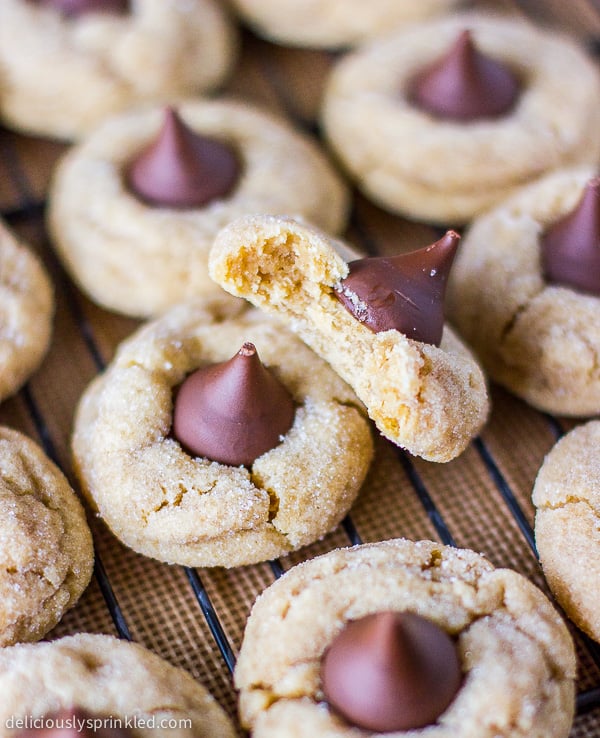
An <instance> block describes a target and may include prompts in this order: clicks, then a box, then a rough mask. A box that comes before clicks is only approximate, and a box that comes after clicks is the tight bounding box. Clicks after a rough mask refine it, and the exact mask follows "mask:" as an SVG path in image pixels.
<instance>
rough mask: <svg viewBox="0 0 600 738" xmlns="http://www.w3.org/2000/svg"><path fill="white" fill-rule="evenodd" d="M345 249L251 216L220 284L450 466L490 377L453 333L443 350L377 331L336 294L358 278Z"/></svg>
mask: <svg viewBox="0 0 600 738" xmlns="http://www.w3.org/2000/svg"><path fill="white" fill-rule="evenodd" d="M336 248H337V242H336V241H334V240H333V239H331V238H330V237H328V236H327V235H325V234H324V233H322V232H319V231H317V230H316V229H314V228H311V227H309V226H306V225H303V224H301V223H298V222H296V221H293V220H290V219H287V218H277V217H271V216H262V217H261V216H256V217H247V218H241V219H240V220H239V221H235V222H233V223H232V224H230V225H229V226H227V227H226V228H224V229H223V230H222V231H221V232H220V233H219V235H218V236H217V239H216V241H215V244H214V246H213V248H212V250H211V254H210V257H209V273H210V276H211V277H212V278H213V279H214V280H215V281H216V282H217V283H218V284H220V285H221V286H222V287H223V288H224V289H226V290H227V291H228V292H230V293H232V294H234V295H237V296H239V297H245V298H246V299H248V300H250V301H251V302H252V303H253V304H254V305H256V306H257V307H259V308H261V309H262V310H264V311H265V312H267V313H271V314H274V315H276V316H277V317H278V318H279V319H280V320H282V321H283V322H285V323H286V324H287V325H289V327H290V328H291V329H292V330H293V331H294V332H295V333H297V334H298V335H299V336H300V337H301V338H302V340H303V341H305V343H307V344H308V345H309V346H310V347H311V348H312V349H313V350H314V351H315V352H316V353H317V354H319V355H320V356H322V357H323V358H324V359H325V360H326V361H328V362H329V363H330V364H331V366H332V367H333V368H334V369H335V371H336V372H337V373H338V374H339V375H340V376H341V377H342V378H343V379H344V380H345V381H346V382H348V384H350V385H351V386H352V387H353V389H354V390H355V392H356V394H357V395H358V397H359V398H360V399H361V400H362V401H363V402H364V404H365V405H366V407H367V410H368V413H369V416H370V417H371V418H372V419H373V420H374V421H375V424H376V425H377V427H378V428H379V430H380V431H381V432H382V433H383V435H385V436H386V437H387V438H389V439H390V440H392V441H394V442H395V443H397V444H398V445H400V446H402V447H404V448H406V449H408V450H409V451H410V452H411V453H413V454H416V455H419V456H422V457H423V458H425V459H428V460H430V461H449V460H450V459H452V458H454V457H455V456H457V455H458V454H460V453H461V451H463V450H464V448H465V447H466V446H467V444H468V443H469V441H470V440H471V438H472V437H473V436H474V435H476V433H477V432H478V431H479V429H480V428H481V426H482V425H483V423H484V422H485V419H486V417H487V412H488V398H487V391H486V385H485V379H484V377H483V374H482V372H481V369H480V368H479V365H478V364H477V363H476V361H475V359H474V358H473V356H472V355H471V353H470V352H469V350H468V349H467V348H466V346H465V345H464V344H463V343H461V341H460V340H459V339H458V338H457V337H456V335H455V334H454V333H453V331H452V330H451V329H450V328H449V327H448V326H447V325H446V326H445V328H444V333H443V337H442V342H441V346H440V347H437V346H432V345H430V344H424V343H421V342H419V341H412V340H410V339H408V338H407V337H406V336H404V335H403V334H401V333H399V332H398V331H396V330H390V331H385V332H383V333H372V332H371V331H370V330H369V329H368V328H366V327H365V326H364V325H362V324H361V323H359V322H358V321H357V320H355V318H353V317H352V316H351V315H350V313H349V312H348V311H347V310H346V309H345V308H344V307H343V305H341V303H340V302H339V301H338V300H337V299H336V298H335V296H334V294H333V292H334V288H335V286H336V285H338V284H339V282H340V280H342V279H343V278H344V277H346V276H347V274H348V266H347V265H346V263H345V262H344V261H343V259H342V258H341V257H340V256H339V255H338V254H337V253H336Z"/></svg>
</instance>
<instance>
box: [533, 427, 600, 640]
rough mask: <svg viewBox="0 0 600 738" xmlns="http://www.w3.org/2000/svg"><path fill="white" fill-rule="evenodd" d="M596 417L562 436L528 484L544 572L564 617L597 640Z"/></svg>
mask: <svg viewBox="0 0 600 738" xmlns="http://www.w3.org/2000/svg"><path fill="white" fill-rule="evenodd" d="M599 448H600V421H597V420H594V421H591V422H589V423H586V424H585V425H582V426H579V427H578V428H575V429H574V430H572V431H571V432H570V433H568V434H567V435H566V436H564V437H563V438H562V439H561V440H560V441H559V442H558V443H557V444H556V445H555V446H554V448H553V449H552V450H551V451H550V453H549V454H548V455H547V456H546V458H545V459H544V463H543V464H542V467H541V469H540V471H539V473H538V475H537V478H536V480H535V485H534V488H533V504H534V505H535V506H536V508H537V509H536V514H535V542H536V546H537V550H538V553H539V557H540V562H541V564H542V567H543V570H544V575H545V577H546V580H547V581H548V584H549V585H550V589H551V590H552V592H553V594H554V596H555V597H556V599H557V600H558V602H559V603H560V605H561V606H562V608H563V609H564V611H565V612H566V613H567V615H568V616H569V618H571V620H572V621H573V622H574V623H575V624H576V625H577V626H578V627H579V628H581V629H582V630H584V631H585V632H586V633H587V634H588V635H589V636H591V637H592V638H593V639H594V640H596V641H600V616H599V614H598V607H597V602H596V594H597V591H598V580H599V577H600V565H599V564H598V559H597V556H596V553H597V552H598V551H600V532H599V529H598V517H599V516H600V464H599V462H598V449H599Z"/></svg>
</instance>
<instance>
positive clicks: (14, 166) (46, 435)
mask: <svg viewBox="0 0 600 738" xmlns="http://www.w3.org/2000/svg"><path fill="white" fill-rule="evenodd" d="M263 71H264V78H265V79H266V80H267V81H268V83H269V84H270V86H271V89H272V91H273V93H274V94H275V96H276V97H277V99H278V101H279V104H280V105H281V107H282V108H283V109H284V111H285V112H286V114H287V116H288V118H290V119H291V120H292V121H294V122H295V123H296V125H298V126H299V127H301V128H303V129H304V130H305V131H306V132H308V133H310V134H312V135H315V134H317V133H318V131H317V130H316V127H315V125H314V122H313V121H310V120H307V119H306V118H305V117H303V116H302V115H301V114H299V113H298V111H297V110H296V109H295V106H294V104H293V101H292V100H291V99H290V97H289V95H288V94H287V92H286V88H285V84H283V83H282V79H281V77H280V75H279V71H278V69H277V68H276V67H275V66H274V65H272V64H265V66H264V70H263ZM0 167H2V171H3V172H5V174H6V176H8V177H10V179H11V182H12V186H13V188H14V190H15V191H16V192H17V193H18V197H19V204H18V206H17V207H11V208H10V209H5V210H4V211H0V215H1V216H2V217H3V218H4V219H5V220H6V221H7V222H9V223H12V224H15V225H16V224H27V225H33V226H35V227H36V228H37V229H39V232H40V233H42V232H43V212H44V205H45V203H44V202H43V201H40V200H39V199H36V198H35V196H34V193H33V191H32V188H31V186H30V183H29V181H28V177H27V174H26V172H25V170H24V168H23V165H22V162H21V161H20V160H19V155H18V152H17V150H16V149H15V147H14V143H13V141H12V139H11V138H10V137H6V136H4V137H3V136H2V134H1V132H0ZM352 226H353V229H354V231H355V233H357V234H358V237H359V238H360V240H361V245H362V246H363V248H364V249H365V250H366V251H367V252H368V253H370V254H372V255H376V254H378V253H379V248H378V244H377V242H376V240H375V239H374V237H373V236H372V235H371V234H370V233H369V229H368V227H366V225H365V224H364V223H362V222H361V219H360V217H359V216H358V214H357V213H356V212H355V213H354V215H353V221H352ZM47 252H48V258H49V259H51V260H53V262H54V266H55V267H56V272H57V274H58V275H59V280H60V284H59V288H60V290H61V291H62V292H63V294H64V295H65V299H66V302H67V308H68V310H69V312H70V314H71V316H72V317H73V319H74V321H75V323H76V325H77V327H78V329H79V331H80V334H81V337H82V339H83V341H84V343H85V346H86V348H87V351H88V352H89V355H90V357H91V359H92V361H93V363H94V365H95V367H96V370H97V371H98V372H100V371H102V370H103V369H104V368H105V365H106V362H105V360H104V358H103V356H102V352H101V350H100V348H99V344H98V341H97V339H96V336H95V334H94V329H93V327H92V325H91V324H90V323H89V321H88V320H87V318H86V316H85V315H84V313H83V312H82V310H81V308H80V305H79V302H78V299H77V294H76V290H75V288H74V287H73V286H72V284H71V282H70V280H69V279H68V277H67V276H66V274H65V273H64V272H63V271H62V267H61V265H60V264H59V263H58V260H57V259H56V257H55V256H54V255H53V251H52V249H51V248H48V249H47ZM21 396H22V399H23V402H24V405H25V407H26V408H27V412H28V413H29V415H30V418H31V420H32V422H33V424H34V426H35V428H36V431H37V433H38V435H39V438H40V439H41V442H42V445H43V447H44V449H45V451H46V453H47V455H48V456H49V457H50V458H51V459H53V460H54V461H55V463H57V464H59V458H58V454H57V453H56V449H55V446H54V442H53V440H52V434H51V433H50V431H49V429H48V427H47V425H46V422H45V420H44V416H43V413H42V412H41V411H40V408H39V407H38V405H37V403H36V399H35V397H34V394H33V393H32V391H31V389H30V387H29V386H25V387H24V388H23V389H22V390H21ZM546 421H547V423H548V426H549V427H550V428H551V431H552V433H553V435H554V437H556V438H558V437H559V436H560V435H561V434H562V432H563V430H562V427H561V425H560V423H559V421H557V420H556V419H554V418H550V417H548V418H546ZM390 446H391V444H390ZM392 448H393V451H394V454H395V455H396V458H397V463H398V464H399V465H400V467H401V468H402V470H403V473H404V475H405V476H406V479H407V480H408V482H409V484H410V487H411V489H412V490H413V492H414V494H415V495H416V497H417V499H418V501H419V504H420V505H421V507H422V510H423V512H424V513H425V514H426V516H427V518H428V519H429V521H430V522H431V524H432V525H433V528H434V529H435V531H436V533H437V536H438V537H439V539H440V541H441V542H442V543H444V544H447V545H451V546H456V539H455V537H454V535H453V533H452V530H451V526H450V525H449V524H448V523H447V521H446V520H445V519H444V516H443V514H442V512H441V511H440V509H439V508H438V506H437V505H436V503H435V500H434V497H433V496H432V495H431V494H430V491H429V490H428V487H427V484H426V483H425V482H424V480H423V478H422V476H421V475H420V473H419V471H418V469H417V467H416V466H415V464H414V463H413V461H412V459H411V458H410V457H409V456H408V455H407V454H406V453H405V452H404V451H402V450H401V449H398V448H396V447H392ZM473 448H474V449H475V451H476V453H477V455H478V456H479V458H480V459H481V461H482V463H483V465H484V467H485V469H486V470H487V474H488V475H489V478H490V480H491V481H492V483H493V485H494V486H495V488H496V489H497V491H498V492H499V494H500V496H501V498H502V500H503V501H504V504H505V506H506V508H507V510H508V511H509V513H510V515H511V516H512V518H513V520H514V521H515V523H516V525H517V526H518V529H519V531H520V533H521V535H522V537H523V539H524V540H525V541H526V543H527V546H528V547H529V549H530V551H531V555H532V556H536V555H537V554H536V550H535V539H534V533H533V530H532V528H531V524H530V523H529V520H528V518H527V515H526V513H525V511H524V510H523V508H522V507H521V505H520V503H519V501H518V499H517V496H516V495H515V494H514V492H513V490H512V489H511V486H510V484H509V483H508V481H507V479H506V478H505V477H504V475H503V474H502V471H501V469H500V465H499V464H498V463H497V462H496V460H495V458H494V455H493V453H492V452H491V450H490V448H489V447H488V445H487V444H486V442H485V441H484V439H483V438H481V437H479V438H477V439H475V440H474V441H473ZM59 465H60V464H59ZM342 529H343V530H344V532H345V536H346V538H347V540H348V543H349V545H358V544H360V543H361V542H362V539H361V536H360V534H359V531H358V530H357V528H356V526H355V524H354V523H353V521H352V518H351V516H347V517H346V518H345V519H344V521H343V523H342ZM183 570H184V572H185V577H186V579H187V582H188V584H189V587H190V588H191V591H192V592H193V595H194V598H195V600H196V602H197V604H198V607H199V608H200V610H201V612H202V615H203V617H204V619H205V621H206V623H207V626H208V628H209V630H210V633H211V636H212V639H213V640H214V644H215V646H216V648H217V649H218V652H219V653H220V655H221V657H222V660H223V662H224V664H225V666H226V668H227V670H228V672H229V673H230V674H231V673H232V672H233V669H234V666H235V651H234V648H233V647H232V645H231V643H230V642H229V639H228V637H227V634H226V632H225V630H224V628H223V626H222V624H221V620H220V618H219V615H218V613H217V610H216V608H215V606H214V604H213V602H212V601H211V598H210V596H209V594H208V591H207V588H206V587H205V585H204V584H203V582H202V578H201V576H200V574H199V573H198V571H197V570H196V569H193V568H189V567H183ZM270 570H271V573H272V575H273V578H274V579H277V578H278V577H280V576H281V575H282V574H283V573H284V568H283V566H282V565H281V563H280V562H279V561H276V560H275V561H272V562H270ZM94 574H95V578H96V580H97V582H98V585H99V588H100V591H101V593H102V596H103V598H104V601H105V603H106V607H107V609H108V612H109V613H110V616H111V618H112V621H113V623H114V627H115V629H116V632H117V633H118V635H119V637H121V638H124V639H128V640H131V639H132V633H131V630H130V628H129V626H128V623H127V618H126V616H125V614H124V613H123V610H122V609H121V607H120V605H119V602H118V599H117V596H116V595H115V591H114V589H113V586H112V584H111V581H110V578H109V575H108V573H107V571H106V569H105V567H104V564H103V562H102V559H101V557H100V555H99V554H98V553H97V555H96V563H95V569H94ZM578 638H579V640H580V642H581V643H582V644H583V648H584V649H585V650H586V652H587V653H588V654H589V656H590V658H591V659H592V660H593V662H594V663H595V665H596V666H597V667H598V669H599V670H600V647H599V646H598V645H597V644H596V643H594V642H593V641H591V640H590V639H589V638H587V636H585V635H583V634H579V636H578ZM598 707H600V684H599V685H598V686H596V687H594V688H592V689H588V690H586V691H583V692H581V693H580V694H579V695H578V697H577V711H578V714H584V713H586V712H588V711H590V710H594V709H596V708H598Z"/></svg>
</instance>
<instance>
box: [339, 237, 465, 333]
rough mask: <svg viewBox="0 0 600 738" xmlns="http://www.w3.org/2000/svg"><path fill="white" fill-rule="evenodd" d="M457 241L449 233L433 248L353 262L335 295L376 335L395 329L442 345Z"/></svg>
mask: <svg viewBox="0 0 600 738" xmlns="http://www.w3.org/2000/svg"><path fill="white" fill-rule="evenodd" d="M459 240H460V236H459V235H458V233H455V232H454V231H448V232H447V233H446V235H445V236H443V238H440V240H439V241H436V242H435V243H433V244H431V246H426V247H425V248H423V249H419V250H418V251H411V252H410V253H409V254H398V255H397V256H376V257H370V258H367V259H358V260H357V261H351V262H350V263H349V264H348V267H349V269H350V272H349V274H348V276H347V277H346V278H345V279H343V280H342V281H341V285H340V287H339V288H336V292H335V293H334V294H335V296H336V297H337V298H338V300H340V302H342V304H343V305H344V307H345V308H346V309H347V310H348V312H350V313H352V315H353V316H354V317H355V318H356V319H357V320H358V321H359V322H361V323H364V324H365V325H366V326H367V327H368V328H370V329H371V330H372V331H373V332H374V333H380V332H381V331H387V330H390V329H391V328H393V329H395V330H397V331H400V333H404V334H405V335H407V336H408V337H409V338H413V339H414V340H415V341H422V342H423V343H432V344H434V345H436V346H439V344H440V341H441V340H442V331H443V328H444V295H445V292H446V282H447V280H448V274H449V272H450V267H451V266H452V262H453V260H454V256H455V254H456V249H457V248H458V242H459Z"/></svg>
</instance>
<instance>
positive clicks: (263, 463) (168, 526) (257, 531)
mask: <svg viewBox="0 0 600 738" xmlns="http://www.w3.org/2000/svg"><path fill="white" fill-rule="evenodd" d="M244 342H250V343H252V344H253V345H254V346H255V347H256V349H257V351H258V352H259V354H260V357H261V359H262V362H263V363H264V365H265V366H266V367H267V368H268V369H269V371H270V372H272V373H273V374H274V375H275V376H276V377H277V378H278V379H279V381H280V382H281V383H282V384H283V385H285V387H286V388H287V390H288V391H289V392H290V393H291V395H292V397H293V399H294V402H295V405H296V411H295V417H294V421H293V425H292V427H291V428H290V430H289V431H288V432H287V433H286V434H285V436H283V438H282V440H281V442H280V443H279V444H278V445H276V446H275V447H274V448H272V449H271V450H269V451H267V452H266V453H263V454H262V455H261V456H259V457H258V458H257V459H256V460H255V461H254V462H253V463H252V464H251V465H248V466H230V465H226V464H222V463H217V462H215V461H212V460H210V459H208V458H202V457H197V456H196V457H195V456H192V455H190V454H188V453H186V452H185V451H184V450H183V448H182V446H181V444H180V443H179V442H178V441H177V440H176V439H175V438H174V437H173V435H172V424H173V395H174V391H175V390H176V388H177V387H178V386H179V385H180V384H181V382H182V381H183V380H184V379H185V377H186V376H188V375H189V374H190V373H191V372H194V371H195V370H197V369H198V368H200V367H202V366H207V365H210V364H215V363H218V362H222V361H225V360H228V359H230V357H231V356H232V354H234V353H235V352H236V351H237V350H238V349H239V347H240V345H242V344H243V343H244ZM364 415H365V413H364V409H363V408H362V406H361V403H360V402H359V400H358V399H357V398H356V396H355V395H354V393H353V392H352V390H351V389H350V387H348V385H346V384H345V383H344V382H343V381H342V380H341V379H340V378H339V377H338V376H337V375H336V374H335V373H334V372H333V371H332V370H331V369H330V368H329V367H328V366H327V364H326V363H325V362H324V361H322V360H321V359H319V358H318V357H317V356H316V355H315V354H313V352H312V351H310V349H308V348H307V347H306V346H305V345H304V344H303V343H302V342H301V341H299V340H298V339H297V338H296V337H295V336H294V335H293V334H292V333H290V332H288V331H287V330H285V329H283V328H282V327H281V326H280V325H278V324H277V323H275V322H274V321H272V320H270V319H268V318H267V317H265V316H263V315H262V314H260V313H259V312H258V311H255V310H248V309H247V308H246V306H245V304H244V303H242V302H241V301H233V300H231V298H230V297H229V296H227V295H225V296H224V298H221V300H219V301H217V300H215V301H213V302H209V301H199V302H198V301H197V302H192V303H188V304H184V305H181V306H178V307H176V308H173V309H172V310H171V311H169V312H168V313H167V314H165V315H164V316H163V317H161V318H160V319H158V320H156V321H154V322H153V323H149V324H148V325H147V326H145V327H143V328H142V329H140V330H139V331H138V332H137V333H136V334H134V335H133V336H132V337H131V338H129V339H128V340H127V341H125V342H124V343H123V344H122V345H121V347H120V348H119V350H118V353H117V355H116V357H115V359H114V361H113V362H112V364H111V366H110V367H109V368H108V370H107V371H106V372H105V373H104V374H103V375H102V376H100V377H99V378H97V379H96V380H95V381H94V382H93V383H92V384H91V386H90V387H89V388H88V390H87V391H86V392H85V394H84V395H83V397H82V400H81V402H80V405H79V408H78V412H77V416H76V420H75V431H74V436H73V451H74V457H75V465H76V471H77V474H78V476H79V478H80V480H81V483H82V486H83V489H84V492H85V493H86V494H87V496H88V497H89V498H90V500H91V501H92V502H93V504H94V506H95V507H97V509H98V511H99V513H100V515H101V516H102V518H103V519H104V520H105V522H106V523H107V525H108V526H109V527H110V529H111V530H112V531H113V533H114V534H115V535H116V536H117V537H118V538H120V539H121V541H123V542H124V543H125V544H126V545H128V546H129V547H131V548H133V549H134V550H136V551H138V552H140V553H143V554H145V555H147V556H152V557H154V558H157V559H160V560H162V561H167V562H171V563H172V562H176V563H180V564H186V565H189V566H238V565H243V564H249V563H255V562H258V561H263V560H266V559H269V558H273V557H276V556H280V555H284V554H286V553H288V552H290V551H292V550H295V549H297V548H299V547H301V546H304V545H306V544H308V543H311V542H313V541H314V540H316V539H318V538H320V537H322V536H323V535H325V534H326V533H327V532H329V531H330V530H332V529H333V528H334V527H335V526H336V525H337V524H338V523H339V522H340V521H341V519H342V518H343V517H344V515H345V514H346V513H347V512H348V510H349V508H350V506H351V505H352V503H353V501H354V499H355V497H356V495H357V494H358V491H359V489H360V486H361V484H362V482H363V480H364V478H365V475H366V473H367V469H368V467H369V464H370V461H371V457H372V454H373V447H372V441H371V436H370V429H369V424H368V422H367V420H366V418H365V417H364Z"/></svg>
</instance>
